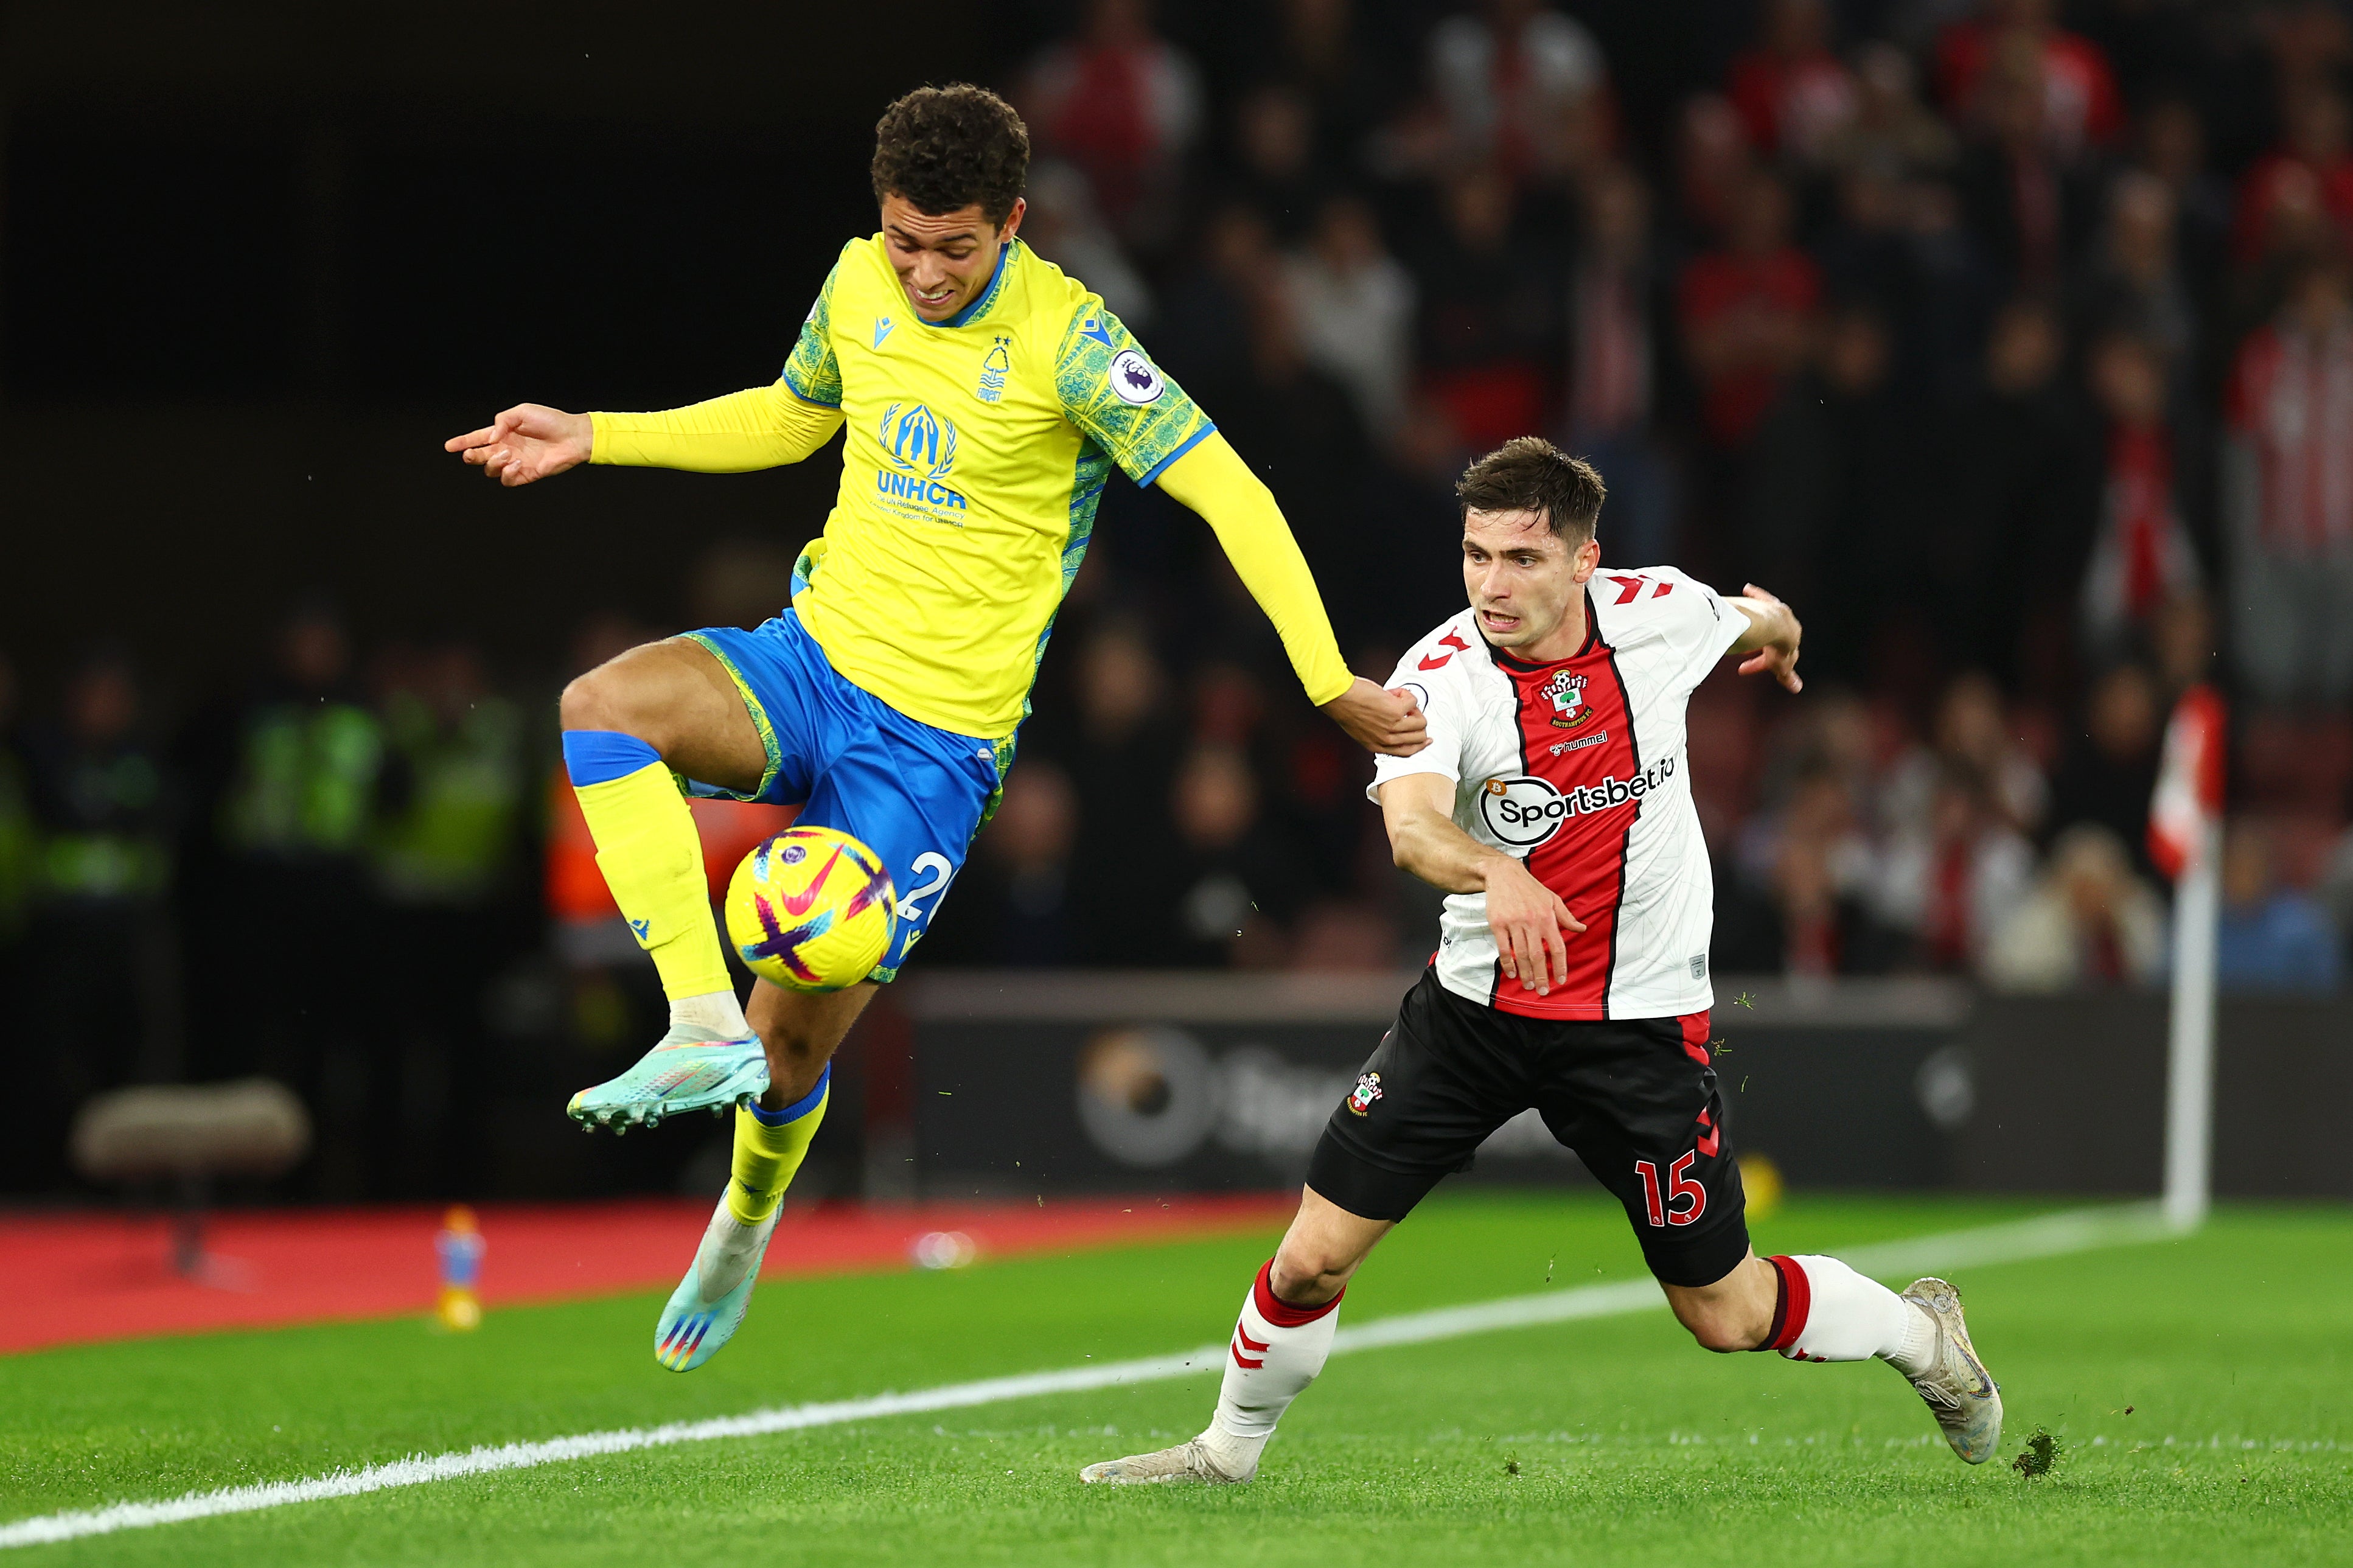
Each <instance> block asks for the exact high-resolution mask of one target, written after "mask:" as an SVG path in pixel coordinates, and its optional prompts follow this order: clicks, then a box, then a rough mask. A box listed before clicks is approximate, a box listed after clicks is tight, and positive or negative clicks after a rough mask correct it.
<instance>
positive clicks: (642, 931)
mask: <svg viewBox="0 0 2353 1568" xmlns="http://www.w3.org/2000/svg"><path fill="white" fill-rule="evenodd" d="M652 928H653V921H630V922H629V929H630V930H631V931H635V932H637V933H638V941H639V942H646V941H649V940H650V938H649V932H650V931H652Z"/></svg>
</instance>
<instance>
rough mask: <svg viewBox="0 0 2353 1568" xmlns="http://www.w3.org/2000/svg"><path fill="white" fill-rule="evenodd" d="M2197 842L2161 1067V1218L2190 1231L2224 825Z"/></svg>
mask: <svg viewBox="0 0 2353 1568" xmlns="http://www.w3.org/2000/svg"><path fill="white" fill-rule="evenodd" d="M2198 833H2199V837H2200V843H2199V844H2198V847H2197V848H2196V850H2195V851H2194V852H2193V853H2192V855H2191V856H2190V858H2189V865H2188V866H2187V867H2185V868H2183V870H2182V873H2181V879H2180V880H2179V882H2178V883H2176V884H2175V886H2174V896H2173V1006H2172V1009H2171V1012H2172V1016H2171V1019H2170V1029H2169V1031H2168V1034H2169V1038H2168V1042H2167V1048H2166V1066H2165V1219H2166V1223H2167V1224H2168V1225H2170V1226H2173V1227H2174V1228H2175V1229H2176V1230H2194V1229H2196V1228H2197V1227H2198V1226H2199V1225H2200V1223H2201V1222H2203V1221H2204V1219H2205V1218H2206V1210H2207V1207H2208V1205H2210V1204H2211V1202H2212V1199H2213V1186H2214V1184H2213V1175H2212V1171H2211V1159H2212V1154H2213V1148H2214V932H2215V927H2216V924H2217V922H2218V921H2220V919H2221V912H2222V870H2221V858H2222V854H2221V849H2222V844H2221V840H2222V825H2221V823H2220V822H2218V821H2215V820H2214V819H2212V818H2211V817H2209V818H2207V819H2206V820H2205V821H2203V822H2200V824H2199V825H2198Z"/></svg>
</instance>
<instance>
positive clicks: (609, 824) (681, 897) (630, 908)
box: [573, 763, 733, 1002]
mask: <svg viewBox="0 0 2353 1568" xmlns="http://www.w3.org/2000/svg"><path fill="white" fill-rule="evenodd" d="M573 793H574V794H575V795H578V796H579V797H580V813H581V815H582V816H585V817H586V818H587V819H588V831H589V833H590V834H591V835H592V836H594V837H595V838H596V866H597V868H598V869H599V870H601V871H603V872H604V873H605V885H606V886H607V887H608V888H610V889H613V901H614V902H615V903H617V904H618V905H620V906H621V913H622V914H623V915H624V916H626V917H627V918H628V922H629V930H630V931H634V932H635V933H636V934H637V938H638V946H639V947H642V948H644V949H645V950H646V951H647V952H649V953H650V954H652V955H653V961H654V968H656V969H657V970H659V971H660V973H661V983H662V993H663V994H665V995H667V996H668V997H670V1000H671V1001H673V1002H676V1001H681V1000H683V999H684V998H686V997H689V996H702V995H707V994H710V993H711V992H713V991H732V990H733V982H732V981H730V980H729V979H728V977H727V961H726V959H725V958H724V957H723V955H722V954H721V952H720V951H719V928H718V926H717V925H716V924H715V923H713V921H712V918H711V888H710V884H709V883H708V882H707V881H705V880H704V878H703V870H702V839H701V838H700V837H697V836H696V834H695V831H694V814H693V813H692V812H691V811H689V810H688V809H687V806H686V800H685V797H683V796H682V795H680V794H679V793H678V781H677V780H676V779H675V778H673V777H672V776H671V774H670V769H668V768H666V767H664V766H663V765H662V764H661V763H647V764H646V765H645V766H644V767H642V768H639V769H638V771H637V772H635V773H625V774H623V775H622V776H621V777H619V778H617V779H612V780H608V781H607V782H606V783H604V784H581V785H577V786H575V788H574V790H573Z"/></svg>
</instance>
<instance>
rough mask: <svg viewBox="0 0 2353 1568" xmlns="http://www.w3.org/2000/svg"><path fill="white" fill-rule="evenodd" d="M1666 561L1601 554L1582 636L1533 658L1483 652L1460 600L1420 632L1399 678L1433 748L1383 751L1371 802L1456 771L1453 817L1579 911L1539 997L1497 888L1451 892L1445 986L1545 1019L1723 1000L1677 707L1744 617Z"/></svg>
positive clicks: (1711, 900) (1708, 883)
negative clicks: (1713, 966) (1506, 937)
mask: <svg viewBox="0 0 2353 1568" xmlns="http://www.w3.org/2000/svg"><path fill="white" fill-rule="evenodd" d="M1748 624H1749V623H1748V618H1747V616H1746V615H1744V614H1743V613H1742V612H1741V611H1739V610H1737V609H1735V608H1733V607H1732V606H1731V605H1727V604H1725V602H1724V601H1723V599H1721V598H1720V597H1718V596H1717V595H1716V593H1715V590H1714V589H1712V588H1710V587H1708V586H1707V585H1706V584H1703V583H1699V582H1695V581H1694V580H1693V579H1692V578H1690V577H1687V576H1685V575H1683V573H1681V572H1678V571H1676V570H1675V569H1674V568H1673V567H1672V566H1652V567H1647V568H1644V569H1643V570H1641V571H1639V572H1626V571H1617V570H1613V569H1611V568H1609V567H1604V568H1602V570H1601V571H1600V572H1599V573H1598V574H1595V576H1594V578H1593V580H1592V582H1591V583H1590V584H1588V587H1587V597H1586V638H1585V646H1584V647H1581V648H1579V649H1578V650H1577V652H1576V653H1574V654H1572V655H1571V656H1569V657H1568V658H1565V659H1560V660H1556V661H1555V662H1553V663H1550V664H1528V663H1525V662H1523V661H1521V660H1519V659H1515V658H1512V657H1511V656H1510V655H1508V654H1504V653H1502V652H1499V651H1497V650H1496V649H1494V648H1493V647H1490V646H1489V645H1488V643H1487V641H1486V639H1485V638H1484V637H1481V636H1480V635H1479V631H1478V627H1477V625H1476V623H1475V622H1474V621H1473V619H1472V615H1471V612H1470V611H1469V610H1468V609H1467V608H1466V609H1465V610H1464V611H1463V612H1462V613H1461V615H1459V616H1455V617H1454V618H1453V619H1452V620H1451V621H1449V622H1448V623H1447V624H1446V625H1444V626H1440V627H1439V628H1438V629H1437V630H1436V631H1434V632H1432V633H1430V636H1428V637H1424V638H1423V639H1422V640H1421V642H1420V643H1419V644H1418V645H1417V646H1416V647H1414V648H1413V649H1412V650H1411V651H1410V652H1409V653H1408V654H1407V655H1406V656H1405V658H1404V659H1403V660H1402V661H1400V662H1399V663H1398V668H1397V673H1396V675H1395V676H1394V677H1392V678H1391V679H1390V681H1389V685H1390V687H1391V688H1392V689H1394V688H1397V687H1400V686H1403V687H1409V688H1411V689H1413V690H1414V692H1415V693H1416V694H1417V696H1418V697H1419V700H1420V702H1421V708H1422V711H1423V713H1424V714H1426V715H1427V716H1428V719H1429V722H1430V744H1429V745H1428V746H1426V747H1425V748H1423V749H1422V750H1421V751H1419V752H1415V753H1414V754H1413V755H1412V756H1410V757H1379V758H1377V759H1375V764H1374V770H1373V784H1372V788H1371V790H1370V791H1368V792H1367V793H1369V794H1372V795H1373V797H1374V798H1375V799H1376V800H1377V799H1378V798H1379V795H1378V791H1379V789H1380V786H1381V785H1382V784H1387V783H1388V781H1389V780H1391V779H1395V778H1403V777H1405V776H1407V775H1408V774H1411V773H1440V774H1443V775H1444V776H1446V777H1447V778H1450V779H1452V780H1453V781H1454V785H1455V788H1454V821H1455V824H1456V825H1457V826H1460V827H1461V829H1462V830H1463V831H1464V832H1465V833H1468V834H1469V835H1471V837H1472V838H1474V839H1477V840H1478V841H1479V842H1480V843H1482V844H1488V845H1493V846H1494V847H1497V848H1500V849H1502V850H1504V852H1505V853H1506V854H1509V855H1512V856H1514V857H1517V858H1519V859H1521V860H1523V861H1525V863H1526V865H1527V868H1528V869H1529V871H1530V872H1531V873H1533V874H1534V875H1535V879H1537V880H1538V881H1540V882H1542V883H1543V884H1544V885H1545V886H1546V887H1547V888H1550V889H1552V890H1553V891H1554V892H1556V893H1557V894H1559V895H1560V899H1561V901H1562V902H1563V903H1565V904H1567V906H1568V909H1569V912H1570V913H1571V914H1573V915H1575V916H1576V917H1577V919H1578V920H1580V921H1584V922H1585V927H1586V929H1585V930H1584V931H1569V932H1566V933H1564V934H1565V935H1566V936H1567V941H1568V955H1569V958H1568V983H1567V984H1566V985H1556V986H1555V987H1553V989H1552V994H1550V995H1538V994H1536V993H1535V991H1534V990H1531V989H1530V988H1528V987H1527V986H1526V985H1525V984H1522V983H1520V982H1518V981H1515V980H1505V979H1504V978H1503V971H1502V967H1501V965H1500V963H1498V961H1497V957H1496V952H1495V941H1494V937H1493V933H1492V932H1490V931H1489V930H1488V929H1487V896H1486V895H1485V894H1484V893H1454V894H1450V895H1449V896H1448V898H1447V900H1446V912H1445V914H1444V915H1443V917H1441V919H1440V945H1439V950H1438V955H1437V960H1436V962H1437V965H1438V978H1439V982H1440V984H1443V985H1444V986H1445V987H1446V988H1447V989H1448V990H1449V991H1451V992H1453V993H1454V994H1456V995H1458V996H1464V997H1468V998H1469V999H1471V1000H1472V1001H1474V1002H1483V1003H1485V1004H1487V1005H1490V1006H1493V1007H1498V1008H1501V1009H1502V1010H1504V1012H1507V1013H1519V1014H1524V1015H1525V1016H1530V1017H1537V1018H1670V1017H1680V1016H1683V1015H1686V1014H1694V1013H1704V1012H1705V1011H1706V1010H1707V1009H1708V1008H1709V1007H1711V1006H1713V1005H1715V991H1714V988H1713V987H1712V986H1711V985H1710V984H1708V975H1707V945H1708V938H1709V935H1710V933H1711V931H1712V930H1713V927H1714V925H1715V881H1714V879H1713V878H1712V877H1711V876H1710V874H1709V871H1708V860H1707V840H1706V838H1705V837H1704V835H1703V834H1702V833H1701V831H1700V824H1699V813H1698V811H1697V810H1696V809H1695V808H1694V806H1693V805H1692V793H1691V778H1690V769H1689V767H1688V763H1687V759H1686V756H1685V748H1684V728H1683V709H1684V705H1685V703H1686V701H1687V700H1689V699H1690V697H1691V693H1692V689H1693V688H1694V687H1695V686H1697V685H1698V684H1699V683H1700V681H1701V680H1702V679H1705V677H1706V675H1707V672H1708V671H1709V670H1711V669H1713V668H1715V662H1716V660H1717V659H1719V658H1723V657H1724V654H1725V650H1726V649H1727V648H1729V647H1731V646H1732V645H1733V644H1734V643H1735V642H1736V641H1737V640H1739V638H1740V637H1741V635H1742V634H1743V633H1744V632H1746V630H1747V629H1748Z"/></svg>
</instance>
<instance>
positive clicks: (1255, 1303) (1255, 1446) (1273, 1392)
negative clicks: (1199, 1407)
mask: <svg viewBox="0 0 2353 1568" xmlns="http://www.w3.org/2000/svg"><path fill="white" fill-rule="evenodd" d="M1273 1272H1274V1260H1273V1259H1272V1258H1269V1259H1268V1260H1267V1261H1266V1263H1265V1264H1264V1265H1263V1266H1262V1267H1261V1268H1260V1269H1259V1271H1258V1278H1257V1279H1255V1280H1253V1281H1251V1283H1250V1294H1249V1295H1247V1296H1245V1297H1243V1298H1242V1314H1241V1318H1240V1321H1238V1322H1236V1323H1235V1324H1234V1336H1233V1338H1232V1339H1231V1340H1229V1341H1228V1342H1227V1344H1226V1381H1225V1384H1224V1386H1223V1387H1221V1388H1219V1391H1218V1413H1217V1414H1216V1415H1212V1416H1211V1417H1209V1426H1208V1430H1207V1431H1205V1432H1203V1433H1202V1434H1201V1436H1200V1441H1201V1443H1202V1445H1203V1446H1204V1447H1207V1448H1208V1449H1209V1450H1210V1452H1211V1453H1213V1454H1215V1455H1216V1456H1217V1458H1218V1461H1219V1466H1220V1467H1221V1468H1225V1469H1226V1470H1228V1471H1229V1473H1232V1474H1235V1475H1248V1474H1250V1472H1251V1471H1254V1470H1256V1469H1257V1468H1258V1456H1259V1450H1260V1449H1261V1448H1263V1447H1266V1440H1267V1438H1269V1437H1270V1436H1273V1435H1274V1424H1275V1423H1276V1422H1278V1421H1280V1420H1282V1413H1283V1412H1284V1411H1286V1410H1288V1409H1290V1408H1291V1402H1292V1401H1293V1400H1294V1399H1296V1398H1298V1397H1299V1395H1300V1394H1301V1393H1302V1392H1303V1390H1304V1389H1305V1388H1306V1387H1307V1385H1308V1384H1311V1383H1313V1382H1314V1381H1315V1374H1316V1373H1320V1372H1322V1371H1323V1370H1324V1360H1325V1359H1326V1358H1327V1357H1329V1356H1330V1355H1331V1353H1332V1335H1333V1333H1334V1331H1335V1330H1337V1329H1338V1328H1339V1326H1340V1296H1335V1297H1333V1298H1332V1299H1331V1300H1329V1301H1326V1302H1324V1304H1323V1305H1322V1306H1320V1307H1293V1306H1291V1305H1289V1304H1288V1303H1286V1302H1283V1301H1280V1300H1276V1299H1275V1294H1274V1287H1273V1284H1272V1281H1271V1276H1272V1274H1273ZM1346 1294H1347V1292H1346V1291H1345V1290H1343V1291H1341V1293H1340V1295H1341V1296H1345V1295H1346Z"/></svg>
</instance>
